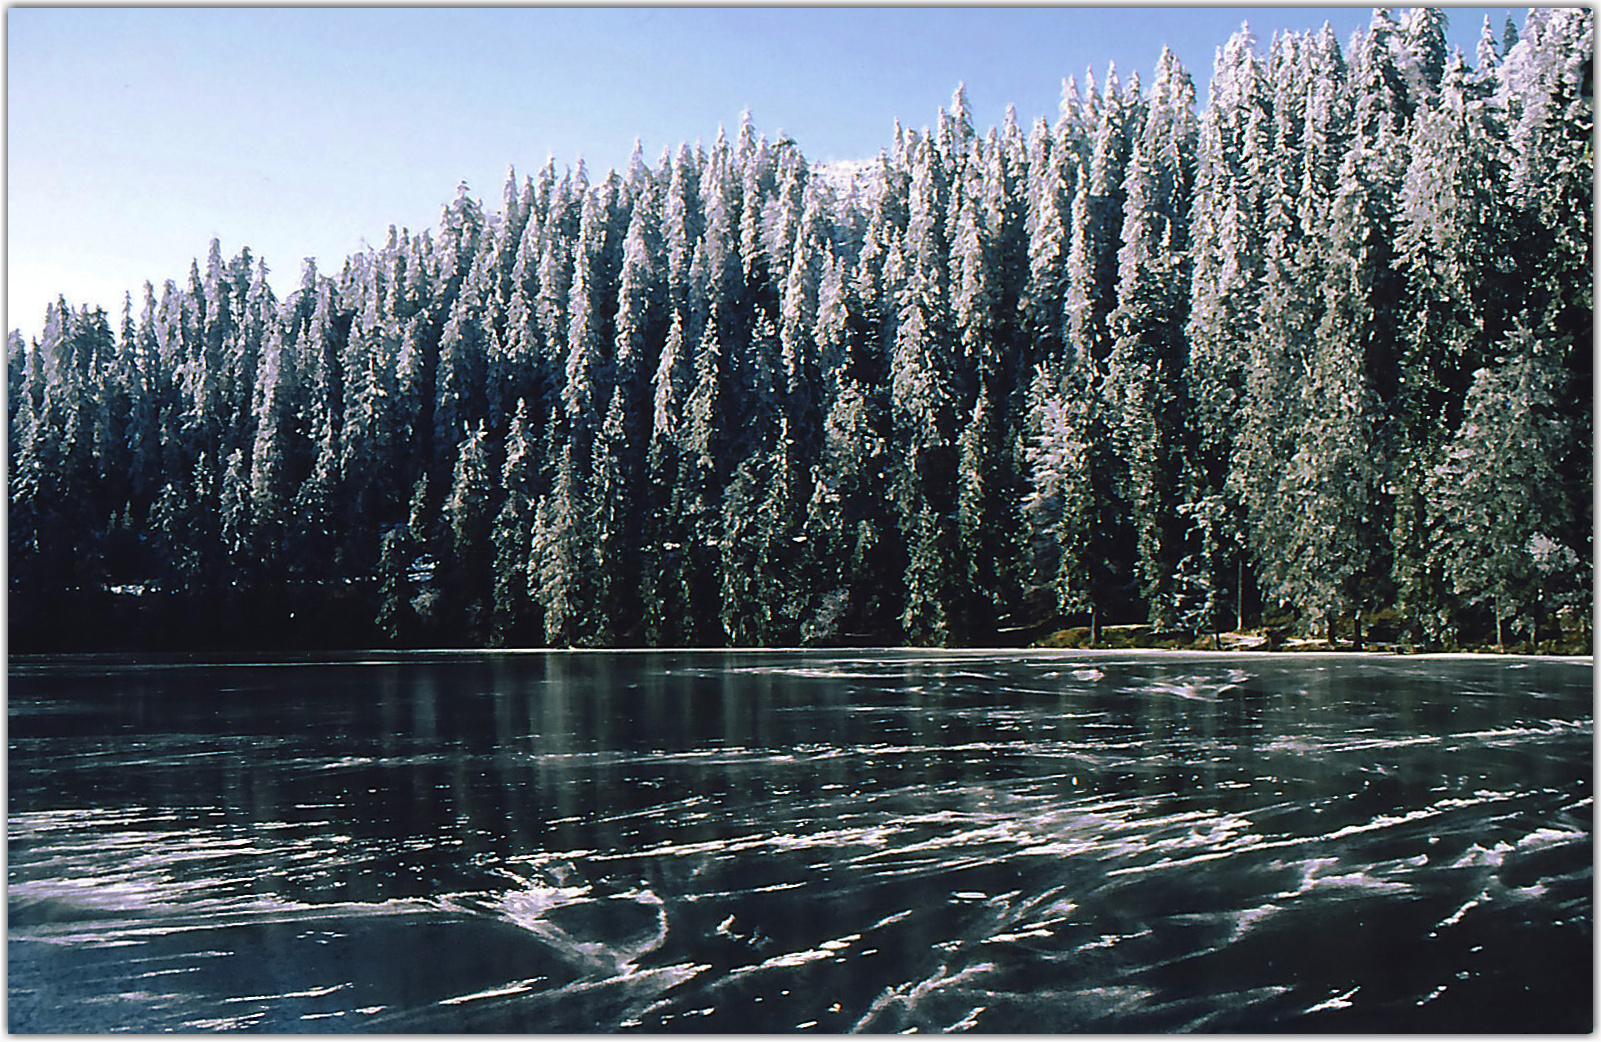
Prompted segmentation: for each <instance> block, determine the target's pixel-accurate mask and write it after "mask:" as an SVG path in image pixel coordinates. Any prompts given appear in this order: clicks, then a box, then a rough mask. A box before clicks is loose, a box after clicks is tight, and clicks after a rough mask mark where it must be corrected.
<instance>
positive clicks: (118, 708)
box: [7, 651, 1594, 1033]
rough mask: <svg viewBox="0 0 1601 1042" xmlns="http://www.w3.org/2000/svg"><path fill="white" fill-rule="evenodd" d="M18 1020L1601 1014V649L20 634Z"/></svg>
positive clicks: (959, 1021) (1438, 1019)
mask: <svg viewBox="0 0 1601 1042" xmlns="http://www.w3.org/2000/svg"><path fill="white" fill-rule="evenodd" d="M9 681H10V695H9V703H8V708H9V717H10V720H9V725H10V726H9V753H10V761H9V791H10V800H9V806H8V817H7V839H8V843H9V874H8V887H7V907H8V911H9V936H8V951H9V980H8V988H9V1011H10V1012H9V1018H10V1024H9V1026H10V1028H11V1030H13V1031H23V1032H38V1031H69V1032H99V1031H106V1030H132V1031H140V1032H151V1031H167V1030H180V1031H182V1030H210V1029H219V1028H237V1029H251V1030H265V1031H311V1032H330V1031H374V1032H386V1033H409V1032H429V1031H451V1032H467V1031H492V1032H574V1031H592V1030H617V1029H626V1028H640V1029H646V1030H650V1029H655V1030H683V1031H739V1032H776V1031H789V1030H797V1029H800V1030H806V1029H815V1030H819V1031H829V1032H838V1031H843V1030H851V1029H857V1030H866V1031H903V1030H907V1029H911V1028H916V1029H918V1030H921V1031H935V1030H950V1029H963V1028H972V1029H975V1030H979V1031H987V1032H1007V1031H1030V1032H1068V1031H1097V1032H1109V1031H1141V1032H1148V1031H1172V1030H1185V1029H1201V1030H1209V1031H1259V1030H1266V1031H1300V1030H1330V1031H1342V1032H1403V1031H1420V1030H1430V1031H1432V1030H1441V1031H1505V1032H1513V1031H1588V1030H1590V1029H1591V1027H1592V1025H1593V1021H1592V1001H1593V984H1592V974H1593V955H1592V941H1593V922H1594V894H1593V885H1594V880H1593V870H1592V860H1593V842H1592V815H1593V809H1594V804H1593V797H1592V792H1591V783H1592V778H1593V773H1594V762H1593V739H1594V708H1593V695H1592V681H1593V668H1592V665H1591V663H1590V662H1589V661H1588V660H1584V661H1571V660H1549V659H1548V660H1539V659H1492V658H1487V657H1486V658H1427V657H1418V658H1393V657H1377V656H1375V657H1366V656H1354V655H1339V656H1333V655H1330V656H1312V655H1298V656H1267V655H1237V656H1226V655H1204V654H1178V653H1162V654H1143V655H1142V654H1112V653H1106V654H1094V653H1082V652H1077V653H1053V652H1002V653H996V652H905V651H862V652H854V651H853V652H844V653H841V652H743V653H742V652H729V653H724V652H683V653H676V652H675V653H665V652H664V653H653V652H650V653H647V652H640V653H617V654H611V653H593V654H589V653H550V654H546V653H527V654H415V655H393V656H391V655H383V656H367V657H363V656H350V657H348V658H338V657H336V658H332V659H330V658H322V659H318V660H315V661H313V660H309V659H308V660H271V661H259V662H229V663H203V662H197V661H188V660H178V659H160V660H157V659H139V660H131V661H130V660H127V659H119V658H100V657H82V658H63V659H56V658H49V659H30V658H16V657H14V658H12V659H11V661H10V665H9Z"/></svg>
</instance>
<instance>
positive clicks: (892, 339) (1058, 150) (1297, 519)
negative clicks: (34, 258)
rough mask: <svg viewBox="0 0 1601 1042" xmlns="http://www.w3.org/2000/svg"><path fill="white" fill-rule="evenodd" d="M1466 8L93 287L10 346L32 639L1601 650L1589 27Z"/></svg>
mask: <svg viewBox="0 0 1601 1042" xmlns="http://www.w3.org/2000/svg"><path fill="white" fill-rule="evenodd" d="M1444 23H1445V20H1444V16H1443V15H1442V14H1441V13H1439V12H1438V11H1434V10H1427V9H1420V10H1414V11H1410V12H1408V13H1406V14H1405V15H1404V16H1403V17H1402V18H1400V20H1399V21H1397V20H1396V19H1395V18H1393V17H1392V16H1391V15H1390V14H1389V13H1388V12H1386V11H1382V10H1381V11H1378V12H1376V13H1375V14H1374V16H1373V19H1372V22H1371V24H1370V25H1369V27H1368V28H1367V29H1366V30H1365V31H1363V32H1361V33H1358V34H1357V35H1356V36H1355V37H1354V38H1353V39H1352V41H1351V42H1350V46H1349V51H1348V53H1347V52H1346V51H1342V48H1341V47H1340V45H1339V43H1338V41H1337V40H1336V39H1335V38H1334V36H1333V35H1332V33H1330V32H1329V31H1328V30H1327V29H1326V28H1325V29H1324V30H1323V31H1322V32H1318V33H1311V34H1304V35H1303V34H1282V35H1278V36H1275V37H1274V38H1273V40H1272V42H1271V44H1270V45H1268V46H1267V47H1266V48H1265V49H1264V48H1262V47H1261V46H1259V44H1258V43H1257V42H1256V41H1255V40H1253V38H1252V37H1251V36H1250V35H1249V34H1248V32H1246V31H1244V30H1242V31H1241V32H1240V33H1237V34H1236V35H1235V36H1234V37H1233V38H1232V39H1230V40H1229V41H1228V43H1227V45H1226V46H1224V47H1223V48H1222V49H1220V50H1219V52H1218V58H1217V62H1216V66H1215V70H1214V76H1213V81H1212V90H1211V99H1210V102H1209V104H1208V105H1207V106H1206V108H1205V110H1204V111H1203V112H1199V113H1198V111H1197V106H1196V99H1195V91H1194V87H1193V86H1192V83H1191V79H1190V77H1189V75H1188V74H1187V73H1186V72H1185V71H1184V70H1183V69H1182V68H1181V67H1180V66H1179V63H1178V62H1177V61H1176V60H1175V59H1174V58H1173V56H1172V55H1171V54H1168V53H1164V54H1163V55H1162V57H1161V59H1160V61H1159V63H1158V65H1157V68H1156V71H1155V75H1154V77H1153V78H1152V80H1151V82H1150V84H1149V86H1148V87H1147V86H1145V85H1144V84H1142V82H1141V81H1140V79H1139V77H1138V76H1137V75H1136V76H1132V77H1130V78H1129V81H1128V82H1127V83H1126V84H1125V83H1123V82H1121V81H1120V80H1119V79H1118V77H1117V75H1116V73H1115V70H1114V71H1113V72H1111V73H1109V74H1108V75H1107V76H1106V78H1105V79H1104V81H1102V82H1100V83H1099V84H1097V83H1096V82H1094V81H1093V80H1090V81H1088V82H1087V83H1086V84H1085V85H1084V86H1082V87H1080V86H1079V85H1078V84H1076V83H1074V82H1071V81H1070V82H1069V83H1068V84H1067V85H1066V87H1065V90H1064V97H1063V102H1062V108H1061V113H1060V118H1059V119H1058V120H1057V122H1056V123H1055V124H1054V125H1049V124H1047V122H1046V121H1044V120H1041V121H1039V122H1038V123H1036V124H1035V125H1034V126H1032V127H1029V128H1024V127H1021V126H1019V125H1018V124H1017V122H1016V121H1015V119H1013V118H1011V117H1010V116H1009V118H1008V119H1007V121H1006V122H1005V124H1004V125H1003V126H1001V127H999V128H995V129H991V130H989V131H987V132H984V133H980V132H979V131H978V130H976V129H975V127H974V126H973V124H972V122H971V119H970V115H969V112H968V108H967V104H966V101H965V98H964V95H963V93H962V91H961V90H960V89H958V91H957V93H956V95H955V97H954V99H953V101H952V104H951V107H950V109H949V111H941V112H940V114H939V118H938V121H937V124H936V125H935V126H934V127H932V128H926V129H924V130H923V131H921V132H918V131H912V130H903V129H901V128H899V127H897V128H896V131H895V136H894V142H893V147H891V148H889V149H886V151H885V152H884V153H883V154H882V155H881V156H880V157H879V158H878V160H877V161H876V162H874V163H871V164H868V165H866V166H864V167H862V168H859V169H858V168H849V167H838V166H836V167H834V168H829V167H813V166H811V165H810V164H808V162H807V160H806V159H805V158H804V156H803V155H802V153H801V151H800V148H799V147H798V146H797V144H796V143H795V142H793V141H790V140H787V139H784V140H779V141H775V142H769V141H768V140H767V139H766V138H765V137H760V136H758V134H757V133H756V131H755V130H754V128H753V127H752V126H751V125H750V123H749V121H748V120H747V121H746V123H745V124H744V125H743V126H741V127H740V128H739V130H738V132H737V133H736V134H735V135H734V137H733V139H732V140H729V139H728V138H727V137H725V136H724V135H722V134H721V133H720V134H719V135H718V138H717V140H716V142H715V143H714V144H713V145H712V146H711V147H710V148H709V149H708V148H704V147H701V146H698V145H697V146H696V147H693V148H691V147H688V146H685V147H681V148H679V149H677V150H676V151H673V150H669V151H668V152H667V153H665V154H664V155H663V156H662V157H661V159H660V160H659V162H657V163H656V165H654V166H651V165H648V164H647V163H646V162H645V161H644V159H643V157H642V156H640V155H639V154H638V152H637V151H636V154H635V156H634V159H633V161H632V162H631V163H630V164H629V166H628V168H627V169H626V170H625V171H623V172H621V173H617V172H609V173H607V174H606V175H605V176H604V177H601V178H599V179H593V178H592V177H591V176H590V174H589V173H588V172H587V171H586V170H585V168H584V166H583V165H582V163H580V164H579V166H578V169H577V170H576V171H575V172H563V173H558V172H557V170H556V168H555V165H554V162H552V163H550V164H548V165H547V166H546V167H545V169H544V170H542V171H540V173H539V174H538V175H537V176H536V177H532V178H527V179H525V180H523V181H521V182H519V181H518V180H517V179H516V177H515V176H513V177H512V178H511V179H510V180H508V183H507V185H506V189H505V194H504V200H503V204H502V207H501V209H500V211H499V212H497V213H486V211H485V209H484V207H483V206H482V204H481V203H480V202H479V201H477V200H475V199H474V198H473V197H472V196H471V195H470V194H469V192H468V190H467V188H466V186H463V187H462V188H461V190H460V191H459V193H458V195H457V197H456V199H455V200H454V201H453V202H452V203H451V204H450V205H449V206H447V207H446V208H445V209H444V212H443V214H442V217H441V220H440V223H439V226H438V228H437V230H435V231H432V232H428V231H425V232H423V233H422V234H420V235H413V234H410V233H409V232H406V231H400V232H394V231H393V230H392V231H391V234H390V237H389V241H388V242H387V243H385V244H384V245H383V246H382V248H378V249H368V250H366V251H364V252H361V253H357V254H355V255H353V256H351V257H350V258H348V259H347V260H346V262H345V263H344V266H343V267H342V269H341V270H340V271H339V272H338V274H337V275H333V276H329V275H326V274H324V273H322V272H319V271H318V270H316V268H315V266H313V265H312V264H310V263H309V262H308V263H307V265H306V266H305V269H304V272H303V275H302V278H301V282H300V287H299V289H298V290H296V291H295V292H293V293H291V294H290V295H289V296H288V298H287V299H285V300H282V301H280V300H278V299H276V298H275V297H274V294H273V292H272V290H271V289H270V288H269V286H268V283H267V280H266V274H267V268H266V266H265V264H264V263H262V262H260V261H258V260H257V259H255V258H253V257H252V256H251V254H250V252H249V251H248V250H246V251H243V252H241V253H240V254H239V256H237V257H235V258H233V259H231V260H225V259H224V258H223V257H222V256H221V255H220V252H219V250H218V246H217V244H216V243H215V242H213V243H212V248H211V251H210V254H209V256H208V257H207V259H206V262H205V264H204V266H203V267H202V266H201V265H199V264H196V265H194V266H192V268H191V270H190V273H189V276H188V279H187V281H186V282H185V283H183V284H178V283H175V282H171V281H169V282H167V283H166V284H165V286H164V287H163V289H162V291H161V292H160V293H159V294H158V293H156V292H155V291H154V289H153V288H152V287H151V286H150V285H148V284H147V285H146V286H145V291H144V295H143V300H142V301H137V302H136V301H133V300H131V299H130V300H128V301H127V302H126V303H125V304H124V307H123V310H122V314H121V317H120V321H115V322H114V321H113V320H112V319H111V318H110V317H108V316H107V315H106V313H105V312H104V311H102V310H100V309H98V308H80V309H76V310H75V309H73V308H71V307H69V306H68V305H67V304H66V303H65V302H64V301H63V302H61V303H60V304H58V305H57V306H55V307H53V308H51V309H50V310H49V311H48V313H47V316H46V321H45V325H44V328H43V331H42V334H41V335H40V336H39V337H38V338H37V339H35V340H33V341H32V342H29V343H24V342H23V339H22V337H20V336H19V335H18V334H16V333H13V334H12V335H11V337H10V341H9V347H8V355H7V357H8V366H9V369H8V379H7V389H8V418H9V421H10V427H9V434H10V446H9V447H10V457H9V462H10V469H9V481H10V516H9V537H10V562H9V569H10V570H9V576H10V620H11V621H10V627H11V639H12V645H13V647H14V648H18V649H27V648H30V647H63V646H92V645H102V646H112V645H115V644H118V643H123V644H126V643H130V642H133V643H143V644H147V645H171V646H196V645H200V644H215V643H232V644H238V645H252V644H253V645H259V646H274V645H278V646H281V645H285V644H300V645H319V644H320V645H327V644H346V645H362V644H369V643H381V642H393V643H398V644H402V645H407V644H413V645H415V644H442V643H451V644H456V643H465V644H478V643H488V644H507V645H528V644H542V643H549V644H553V645H568V644H573V645H636V644H652V645H721V644H733V645H747V644H748V645H790V644H800V643H835V642H853V641H874V642H892V643H895V642H911V643H917V644H925V643H930V644H940V643H951V644H967V643H984V642H993V641H1005V640H1009V639H1014V638H1016V637H1017V636H1018V635H1019V634H1020V633H1023V632H1026V631H1027V629H1028V627H1030V626H1038V625H1046V624H1052V623H1061V622H1064V621H1072V620H1073V619H1075V618H1076V619H1082V620H1093V621H1095V622H1107V621H1135V620H1148V621H1149V622H1151V623H1153V624H1154V625H1156V626H1157V627H1158V628H1160V629H1163V630H1188V631H1191V632H1198V633H1204V632H1207V631H1210V630H1214V629H1217V628H1223V629H1229V628H1232V627H1233V626H1234V625H1235V624H1236V622H1237V621H1238V620H1237V618H1236V615H1237V614H1240V613H1243V614H1244V615H1245V616H1246V621H1248V622H1249V621H1254V620H1260V619H1261V618H1263V617H1264V616H1265V617H1271V618H1276V619H1281V620H1288V621H1290V622H1291V623H1293V624H1294V625H1296V626H1298V627H1300V628H1301V629H1303V630H1307V631H1316V632H1320V633H1321V632H1323V631H1324V630H1325V629H1332V627H1333V626H1334V624H1335V622H1336V620H1342V619H1353V618H1354V619H1366V620H1369V627H1370V630H1371V626H1372V625H1373V621H1374V620H1384V621H1385V624H1386V625H1389V626H1391V627H1393V628H1394V629H1395V630H1396V632H1397V634H1398V638H1399V639H1406V640H1408V641H1411V642H1414V643H1417V644H1421V645H1436V646H1438V645H1449V644H1451V643H1453V642H1455V641H1458V640H1461V639H1463V634H1464V633H1468V632H1472V633H1484V632H1494V633H1495V634H1496V637H1497V639H1498V640H1499V639H1500V638H1501V636H1502V630H1503V627H1510V628H1511V629H1512V630H1513V631H1516V632H1519V633H1522V634H1523V635H1524V637H1525V639H1527V638H1528V637H1531V636H1533V635H1534V633H1535V627H1536V626H1537V625H1545V626H1550V625H1551V624H1552V621H1553V620H1554V619H1555V613H1556V612H1557V610H1558V609H1561V608H1564V607H1566V608H1567V609H1568V611H1569V613H1570V615H1571V614H1572V613H1574V612H1575V611H1576V612H1577V615H1578V616H1580V617H1582V618H1583V619H1584V620H1585V623H1586V625H1587V620H1588V599H1589V588H1590V583H1591V563H1590V562H1591V525H1592V517H1591V481H1592V462H1593V453H1592V424H1593V415H1592V397H1591V396H1592V370H1591V346H1592V344H1591V337H1592V300H1591V285H1592V270H1593V269H1592V265H1593V258H1592V255H1591V243H1592V238H1591V214H1592V175H1593V166H1592V154H1591V141H1592V136H1591V135H1592V96H1591V68H1590V56H1591V53H1592V31H1593V29H1592V16H1591V13H1590V12H1589V11H1587V10H1577V9H1572V10H1550V11H1540V10H1537V11H1533V12H1531V13H1530V14H1529V16H1528V20H1527V22H1526V24H1525V25H1524V27H1523V29H1522V31H1521V33H1520V32H1519V31H1518V30H1517V29H1515V28H1514V27H1513V25H1512V24H1511V23H1510V22H1508V24H1507V25H1506V26H1505V27H1504V29H1502V30H1500V31H1493V30H1492V27H1491V26H1489V24H1488V23H1486V27H1485V33H1484V37H1483V40H1482V42H1481V43H1480V45H1479V47H1478V50H1477V53H1476V54H1475V55H1474V57H1473V61H1472V62H1471V63H1469V62H1468V61H1467V60H1465V59H1464V58H1463V57H1462V56H1461V55H1459V54H1456V53H1450V54H1448V53H1447V48H1446V45H1445V37H1444ZM1358 632H1359V633H1360V630H1359V631H1358Z"/></svg>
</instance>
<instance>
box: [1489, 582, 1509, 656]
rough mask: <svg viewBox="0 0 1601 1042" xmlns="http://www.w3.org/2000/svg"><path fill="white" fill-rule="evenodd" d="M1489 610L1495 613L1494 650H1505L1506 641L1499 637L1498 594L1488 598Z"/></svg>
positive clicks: (1499, 609)
mask: <svg viewBox="0 0 1601 1042" xmlns="http://www.w3.org/2000/svg"><path fill="white" fill-rule="evenodd" d="M1490 611H1492V612H1494V613H1495V650H1497V651H1505V650H1506V642H1505V641H1503V640H1502V639H1501V597H1500V595H1499V594H1497V595H1496V596H1495V597H1492V598H1490Z"/></svg>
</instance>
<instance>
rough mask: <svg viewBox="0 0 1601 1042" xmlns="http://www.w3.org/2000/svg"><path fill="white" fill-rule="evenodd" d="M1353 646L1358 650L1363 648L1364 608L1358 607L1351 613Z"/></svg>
mask: <svg viewBox="0 0 1601 1042" xmlns="http://www.w3.org/2000/svg"><path fill="white" fill-rule="evenodd" d="M1351 646H1352V647H1353V648H1354V649H1356V650H1357V651H1361V650H1362V609H1361V608H1358V609H1357V610H1356V611H1354V612H1352V613H1351Z"/></svg>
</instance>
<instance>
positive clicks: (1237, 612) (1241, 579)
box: [1234, 554, 1245, 633]
mask: <svg viewBox="0 0 1601 1042" xmlns="http://www.w3.org/2000/svg"><path fill="white" fill-rule="evenodd" d="M1234 566H1235V571H1234V632H1235V633H1244V632H1245V555H1244V554H1241V555H1240V556H1239V557H1238V558H1236V559H1235V562H1234Z"/></svg>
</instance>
